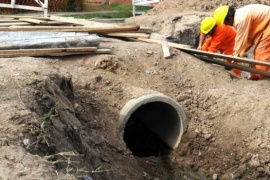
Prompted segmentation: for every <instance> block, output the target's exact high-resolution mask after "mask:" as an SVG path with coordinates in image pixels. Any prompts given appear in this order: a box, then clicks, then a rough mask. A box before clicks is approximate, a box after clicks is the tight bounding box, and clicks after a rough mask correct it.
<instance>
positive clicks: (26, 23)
mask: <svg viewBox="0 0 270 180" xmlns="http://www.w3.org/2000/svg"><path fill="white" fill-rule="evenodd" d="M10 26H31V24H30V23H28V22H19V21H18V22H10V23H0V27H10Z"/></svg>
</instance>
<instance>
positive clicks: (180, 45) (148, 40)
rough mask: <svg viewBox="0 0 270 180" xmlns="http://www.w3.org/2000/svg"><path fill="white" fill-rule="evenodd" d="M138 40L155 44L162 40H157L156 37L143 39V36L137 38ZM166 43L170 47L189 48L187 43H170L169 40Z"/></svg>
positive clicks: (160, 42)
mask: <svg viewBox="0 0 270 180" xmlns="http://www.w3.org/2000/svg"><path fill="white" fill-rule="evenodd" d="M138 40H140V41H144V42H149V43H155V44H162V41H160V40H157V39H144V38H138ZM168 45H169V46H170V47H174V48H176V47H178V48H184V49H185V48H190V46H189V45H185V44H176V43H171V42H168Z"/></svg>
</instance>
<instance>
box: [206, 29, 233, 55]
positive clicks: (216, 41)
mask: <svg viewBox="0 0 270 180" xmlns="http://www.w3.org/2000/svg"><path fill="white" fill-rule="evenodd" d="M235 36H236V32H235V30H234V29H233V28H232V27H231V26H228V25H224V26H221V25H219V24H217V27H216V30H215V32H214V33H213V34H211V35H210V38H208V39H207V40H206V41H205V43H204V44H203V46H202V50H204V51H209V52H216V51H220V53H222V54H227V55H231V54H232V53H233V47H234V40H235Z"/></svg>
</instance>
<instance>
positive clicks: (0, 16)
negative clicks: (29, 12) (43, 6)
mask: <svg viewBox="0 0 270 180" xmlns="http://www.w3.org/2000/svg"><path fill="white" fill-rule="evenodd" d="M0 18H13V19H19V18H31V19H40V20H50V18H46V17H38V16H15V15H0Z"/></svg>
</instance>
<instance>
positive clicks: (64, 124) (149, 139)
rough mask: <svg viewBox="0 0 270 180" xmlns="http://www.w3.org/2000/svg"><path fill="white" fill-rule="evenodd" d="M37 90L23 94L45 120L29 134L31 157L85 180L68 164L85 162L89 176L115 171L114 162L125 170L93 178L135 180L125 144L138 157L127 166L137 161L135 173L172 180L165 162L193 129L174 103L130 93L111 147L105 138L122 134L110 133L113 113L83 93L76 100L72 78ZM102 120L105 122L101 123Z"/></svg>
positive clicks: (48, 82) (144, 93)
mask: <svg viewBox="0 0 270 180" xmlns="http://www.w3.org/2000/svg"><path fill="white" fill-rule="evenodd" d="M32 86H33V87H27V88H25V89H23V90H22V91H21V95H22V100H23V101H24V103H25V104H26V106H27V107H28V108H29V109H30V110H32V111H33V112H35V113H36V114H37V115H38V116H39V120H38V122H33V124H32V125H31V126H30V127H29V129H31V131H29V132H28V138H29V140H30V142H35V145H34V146H31V147H27V148H28V151H29V152H31V153H33V154H39V155H41V156H48V155H50V156H51V158H50V159H48V160H50V161H53V162H60V163H59V164H56V168H57V169H58V170H60V171H65V170H66V169H67V168H66V167H71V169H72V170H70V172H68V173H74V174H77V175H79V176H83V175H85V174H83V172H80V173H82V174H80V173H79V174H78V172H77V171H75V170H76V168H77V167H78V165H77V164H76V165H74V166H73V165H72V164H66V163H65V162H66V159H68V158H70V159H71V160H72V161H71V162H73V161H74V162H75V161H76V162H79V167H86V168H87V169H89V170H88V171H93V169H95V168H96V167H99V166H101V165H102V168H103V169H111V168H112V162H114V163H115V162H117V163H119V164H117V165H116V167H118V168H119V170H117V171H113V172H110V173H94V174H91V178H93V179H111V178H112V177H114V178H113V179H123V178H124V177H125V178H126V177H129V176H131V177H133V176H134V175H132V171H133V170H131V172H129V173H130V174H128V172H125V173H124V171H125V170H124V169H125V163H126V162H125V161H124V162H122V159H123V157H125V154H127V153H128V152H127V151H126V150H123V148H121V145H120V144H125V145H126V147H127V148H128V149H129V150H130V151H131V153H132V155H133V157H134V158H131V159H130V158H128V159H129V160H126V161H127V162H128V163H131V162H133V161H136V163H135V164H137V165H135V166H134V167H133V166H132V167H130V168H131V169H134V170H135V169H136V170H137V169H140V166H141V167H145V169H144V170H143V171H145V172H149V174H151V173H150V172H152V174H151V175H152V176H156V174H155V173H153V172H156V171H161V172H163V173H165V172H166V173H165V174H163V175H160V176H159V177H160V178H161V177H162V178H164V177H166V178H167V177H168V176H170V175H168V174H170V172H169V169H170V167H166V164H165V161H164V156H166V155H167V154H166V153H168V151H169V150H172V149H174V148H177V147H178V145H179V143H180V141H181V137H182V134H183V132H184V130H185V128H186V126H187V122H186V120H187V118H186V115H185V113H184V111H183V109H182V108H181V106H180V105H179V104H178V103H177V102H176V101H174V100H173V99H171V98H170V97H168V96H166V95H164V94H161V93H159V92H156V91H152V90H145V89H140V88H134V87H132V88H128V90H127V92H128V93H126V96H127V97H128V98H127V99H128V102H126V104H123V108H122V109H121V111H120V112H119V114H120V116H119V124H118V125H117V124H116V125H115V127H116V129H117V131H118V132H119V130H120V133H118V136H119V137H112V140H113V139H114V140H115V142H110V143H108V142H106V139H105V137H106V136H109V134H110V135H112V134H113V133H112V132H113V131H115V130H116V129H112V128H111V127H114V126H111V127H110V126H109V127H108V128H107V129H106V123H108V122H109V121H108V120H106V121H103V120H104V119H109V118H110V116H111V112H110V111H109V110H107V109H105V110H104V111H102V110H101V109H104V106H102V105H101V104H102V103H101V104H99V103H100V102H97V101H96V100H94V99H93V98H92V97H90V96H88V95H87V94H84V93H78V92H77V93H76V95H74V90H73V84H72V81H71V78H66V77H62V76H60V75H50V77H49V78H48V79H47V80H46V81H45V82H39V83H37V84H34V85H32ZM131 97H132V98H131ZM78 102H80V103H78ZM74 104H75V107H76V108H74ZM76 104H77V105H76ZM104 112H106V114H104ZM119 114H118V115H119ZM97 117H102V118H101V119H100V120H99V119H98V118H97ZM102 119H103V120H102ZM102 121H103V122H102ZM117 126H118V128H117ZM40 127H41V128H40ZM33 130H34V131H33ZM26 132H27V131H26ZM103 133H105V134H103ZM119 141H123V142H119ZM117 144H118V145H117ZM119 145H120V147H119ZM114 149H116V151H115V150H114ZM59 152H61V153H62V152H75V153H76V154H82V155H83V156H81V155H78V156H74V155H73V156H71V157H68V156H67V157H65V156H63V155H61V156H59V155H57V154H59ZM137 158H139V160H138V162H137V160H136V159H137ZM144 158H151V159H152V160H153V161H157V162H159V163H157V164H156V165H155V166H149V164H147V163H146V162H147V161H146V160H144ZM165 158H166V157H165ZM124 159H125V158H124ZM154 159H156V160H154ZM162 159H163V160H162ZM161 162H163V164H161ZM114 163H113V164H114ZM138 165H139V167H137V166H138ZM161 169H163V170H161ZM105 172H106V171H105ZM64 173H67V172H64ZM123 173H124V177H123ZM174 178H175V177H174Z"/></svg>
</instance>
